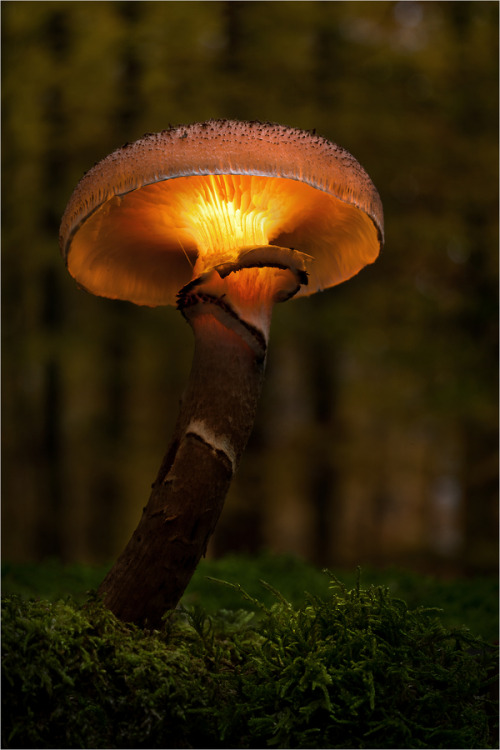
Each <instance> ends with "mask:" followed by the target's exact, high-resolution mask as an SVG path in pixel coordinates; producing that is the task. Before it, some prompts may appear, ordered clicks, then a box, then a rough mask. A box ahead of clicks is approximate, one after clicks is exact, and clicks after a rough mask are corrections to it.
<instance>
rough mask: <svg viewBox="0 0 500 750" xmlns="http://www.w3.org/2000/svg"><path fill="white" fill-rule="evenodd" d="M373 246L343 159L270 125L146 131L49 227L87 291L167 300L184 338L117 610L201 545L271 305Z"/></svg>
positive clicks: (339, 277) (152, 593)
mask: <svg viewBox="0 0 500 750" xmlns="http://www.w3.org/2000/svg"><path fill="white" fill-rule="evenodd" d="M382 243H383V213H382V205H381V201H380V198H379V195H378V193H377V191H376V189H375V187H374V185H373V183H372V182H371V180H370V178H369V177H368V175H367V174H366V172H365V171H364V170H363V168H362V167H361V166H360V165H359V163H358V162H357V161H356V160H355V159H354V157H353V156H351V154H349V153H348V152H347V151H345V150H344V149H342V148H340V147H339V146H337V145H335V144H333V143H331V142H329V141H327V140H325V139H324V138H321V137H319V136H317V135H315V134H314V133H310V132H307V131H302V130H297V129H293V128H287V127H283V126H280V125H274V124H270V123H260V122H239V121H233V120H211V121H208V122H203V123H196V124H193V125H188V126H181V127H175V128H170V129H169V130H165V131H163V132H161V133H156V134H147V135H145V136H144V137H143V138H141V139H139V140H138V141H136V142H134V143H131V144H125V145H124V146H123V147H122V148H119V149H118V150H116V151H114V152H113V153H112V154H111V155H109V156H108V157H106V158H105V159H103V160H102V161H101V162H99V163H98V164H96V165H95V166H94V167H93V168H92V169H91V170H90V171H89V172H87V173H86V174H85V175H84V177H83V178H82V180H81V181H80V182H79V184H78V185H77V187H76V189H75V191H74V193H73V195H72V196H71V198H70V201H69V203H68V206H67V208H66V211H65V213H64V216H63V219H62V223H61V230H60V247H61V252H62V254H63V257H64V259H65V262H66V266H67V269H68V271H69V273H70V274H71V275H72V276H73V277H74V278H75V280H76V281H77V282H78V284H79V285H80V286H81V287H82V288H84V289H86V290H87V291H89V292H91V293H93V294H96V295H100V296H103V297H109V298H113V299H121V300H129V301H131V302H134V303H136V304H139V305H149V306H156V305H174V304H176V305H177V308H178V309H179V310H180V311H181V313H182V314H183V316H184V317H185V318H186V320H187V321H188V322H189V323H190V325H191V327H192V329H193V331H194V337H195V350H194V356H193V364H192V369H191V373H190V376H189V381H188V384H187V387H186V390H185V392H184V395H183V398H182V401H181V405H180V411H179V416H178V419H177V422H176V425H175V428H174V434H173V438H172V441H171V444H170V447H169V448H168V450H167V453H166V455H165V458H164V460H163V462H162V465H161V467H160V470H159V473H158V476H157V478H156V481H155V482H154V484H153V486H152V492H151V495H150V498H149V502H148V504H147V506H146V507H145V508H144V511H143V514H142V518H141V520H140V522H139V525H138V527H137V529H136V530H135V532H134V534H133V535H132V538H131V539H130V541H129V543H128V544H127V546H126V548H125V550H124V551H123V553H122V554H121V556H120V557H119V559H118V560H117V562H116V563H115V565H114V566H113V567H112V569H111V570H110V572H109V573H108V575H107V576H106V578H105V579H104V581H103V582H102V584H101V587H100V589H99V592H100V594H101V595H102V597H103V600H104V603H105V604H106V606H107V607H108V608H109V609H111V610H112V611H113V612H114V613H115V615H116V616H117V617H119V618H120V619H122V620H124V621H131V622H135V623H138V624H148V625H149V626H150V627H153V626H157V625H158V624H159V623H160V621H161V618H162V616H163V614H164V613H165V612H166V611H167V610H168V609H172V608H174V607H175V606H176V604H177V603H178V601H179V599H180V598H181V596H182V594H183V592H184V590H185V588H186V586H187V584H188V583H189V580H190V578H191V576H192V574H193V572H194V570H195V568H196V566H197V564H198V562H199V560H200V558H201V556H202V555H204V554H205V552H206V548H207V544H208V541H209V538H210V536H211V534H212V533H213V531H214V528H215V525H216V523H217V520H218V518H219V515H220V513H221V510H222V506H223V503H224V499H225V496H226V493H227V490H228V488H229V485H230V482H231V479H232V476H233V474H234V472H235V471H236V468H237V466H238V464H239V461H240V458H241V455H242V452H243V450H244V448H245V444H246V442H247V439H248V437H249V434H250V431H251V429H252V425H253V422H254V415H255V411H256V406H257V401H258V398H259V394H260V391H261V386H262V380H263V374H264V367H265V361H266V352H267V345H268V339H269V329H270V324H271V314H272V309H273V306H274V304H275V303H276V302H283V301H285V300H287V299H289V298H291V297H293V296H295V297H300V296H304V295H309V294H312V293H314V292H317V291H319V290H322V289H326V288H328V287H331V286H334V285H336V284H339V283H341V282H342V281H345V280H346V279H349V278H350V277H352V276H353V275H354V274H356V273H357V272H358V271H359V270H360V269H361V268H362V267H363V266H365V265H366V264H368V263H372V262H373V261H374V260H375V259H376V257H377V255H378V253H379V251H380V248H381V246H382Z"/></svg>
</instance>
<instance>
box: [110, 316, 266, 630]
mask: <svg viewBox="0 0 500 750" xmlns="http://www.w3.org/2000/svg"><path fill="white" fill-rule="evenodd" d="M187 313H188V314H186V317H187V318H188V320H189V322H190V323H191V326H192V328H193V331H194V335H195V351H194V358H193V365H192V369H191V374H190V377H189V382H188V385H187V388H186V391H185V393H184V396H183V399H182V403H181V407H180V413H179V416H178V420H177V423H176V427H175V430H174V436H173V439H172V442H171V444H170V447H169V449H168V451H167V454H166V456H165V458H164V460H163V463H162V466H161V468H160V471H159V473H158V476H157V479H156V481H155V483H154V484H153V488H152V492H151V496H150V498H149V502H148V504H147V506H146V507H145V508H144V511H143V515H142V518H141V521H140V523H139V525H138V527H137V529H136V530H135V532H134V534H133V536H132V538H131V540H130V542H129V543H128V545H127V546H126V548H125V550H124V551H123V553H122V554H121V556H120V557H119V559H118V560H117V562H116V563H115V565H114V566H113V568H112V569H111V571H110V572H109V573H108V575H107V576H106V578H105V579H104V581H103V583H102V584H101V587H100V589H99V593H100V594H101V595H102V597H103V599H104V603H105V604H106V606H107V607H108V608H109V609H110V610H111V611H112V612H113V613H114V614H115V615H116V616H117V617H118V618H119V619H121V620H123V621H125V622H135V623H137V624H140V625H145V626H147V627H157V626H158V625H159V624H160V622H161V618H162V615H164V613H165V612H166V611H167V610H169V609H173V608H174V607H175V606H176V605H177V603H178V602H179V600H180V598H181V596H182V594H183V593H184V590H185V588H186V586H187V585H188V583H189V581H190V579H191V576H192V575H193V573H194V570H195V568H196V566H197V564H198V562H199V560H200V558H201V556H202V555H204V554H205V552H206V549H207V544H208V541H209V539H210V536H211V535H212V533H213V531H214V529H215V526H216V523H217V520H218V518H219V516H220V513H221V511H222V507H223V504H224V499H225V497H226V493H227V491H228V489H229V485H230V483H231V479H232V476H233V474H234V471H235V470H236V468H237V466H238V463H239V460H240V457H241V454H242V452H243V450H244V447H245V445H246V442H247V440H248V437H249V435H250V432H251V429H252V426H253V423H254V417H255V411H256V407H257V402H258V399H259V395H260V391H261V386H262V379H263V373H264V364H265V342H264V341H262V340H259V341H258V342H256V346H251V345H250V344H249V342H248V330H245V334H246V338H245V336H243V335H240V334H241V331H239V330H238V327H239V323H238V321H237V322H236V323H235V324H234V325H230V326H226V325H225V324H224V322H223V320H221V315H220V309H219V307H218V306H217V305H216V304H214V303H213V302H212V301H208V302H203V301H202V302H200V303H199V304H196V305H195V306H194V308H193V312H190V311H189V310H188V311H187ZM223 317H224V316H222V318H223Z"/></svg>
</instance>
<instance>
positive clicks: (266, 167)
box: [60, 120, 383, 305]
mask: <svg viewBox="0 0 500 750" xmlns="http://www.w3.org/2000/svg"><path fill="white" fill-rule="evenodd" d="M210 175H232V176H233V177H231V178H227V179H226V178H219V179H216V178H211V177H209V176H210ZM264 178H266V179H264ZM221 204H223V205H224V210H223V213H222V214H221V216H222V219H217V221H220V223H219V225H218V226H217V227H216V229H215V230H212V229H210V230H208V229H207V224H209V223H210V222H212V221H213V217H214V211H217V210H218V209H219V208H220V205H221ZM207 206H208V207H209V210H207ZM228 206H229V207H230V208H231V212H230V213H228ZM200 207H201V208H200ZM216 223H217V222H216ZM221 225H222V226H224V227H226V229H227V235H228V236H232V237H233V240H232V241H231V239H229V240H227V239H226V238H224V237H221V232H222V230H221V228H220V227H221ZM382 242H383V212H382V205H381V201H380V198H379V195H378V193H377V191H376V189H375V187H374V185H373V183H372V182H371V180H370V178H369V177H368V175H367V174H366V172H365V171H364V169H363V168H362V167H361V166H360V165H359V163H358V162H357V161H356V160H355V159H354V157H353V156H351V154H349V153H348V152H347V151H345V150H344V149H342V148H340V147H339V146H337V145H335V144H333V143H331V142H329V141H327V140H325V139H324V138H321V137H319V136H317V135H314V134H311V133H310V132H307V131H301V130H297V129H292V128H287V127H284V126H281V125H274V124H269V123H259V122H239V121H232V120H211V121H208V122H205V123H196V124H194V125H188V126H181V127H177V128H171V129H169V130H165V131H163V132H161V133H156V134H148V135H145V136H144V137H143V138H141V139H139V140H138V141H136V142H134V143H132V144H126V145H125V146H123V147H122V148H119V149H117V150H116V151H114V152H113V153H112V154H110V155H109V156H108V157H106V158H105V159H103V160H102V161H101V162H99V163H98V164H96V165H95V166H94V167H93V168H92V169H91V170H90V171H89V172H87V173H86V174H85V176H84V177H83V178H82V180H81V181H80V182H79V184H78V185H77V187H76V189H75V191H74V193H73V195H72V196H71V199H70V201H69V203H68V206H67V208H66V211H65V213H64V216H63V219H62V223H61V230H60V246H61V251H62V253H63V256H64V258H65V261H66V264H67V266H68V270H69V272H70V273H71V274H72V275H73V276H74V278H75V279H76V280H77V281H78V282H79V283H80V284H81V285H82V286H83V287H84V288H86V289H88V290H89V291H91V292H93V293H94V294H98V295H102V296H108V297H113V298H119V299H129V300H131V301H133V302H137V303H139V304H146V305H157V304H173V303H174V302H175V295H176V293H177V292H178V290H179V289H180V288H181V287H182V286H184V285H185V284H186V283H188V282H189V281H190V279H191V278H193V275H196V273H197V272H199V270H200V269H201V270H206V268H208V267H210V265H211V264H216V263H220V262H226V261H231V260H235V259H237V257H235V254H236V256H237V254H238V251H239V249H243V248H246V249H248V246H251V245H252V244H253V245H265V244H273V245H279V246H282V247H293V248H295V249H297V250H300V251H301V252H304V253H307V254H308V255H310V256H311V261H310V267H308V268H307V271H308V273H309V276H310V281H309V285H308V286H307V287H305V288H303V293H304V294H311V293H312V292H315V291H317V290H318V289H324V288H326V287H329V286H333V285H334V284H338V283H340V282H342V281H344V280H345V279H347V278H349V277H351V276H353V275H354V274H355V273H357V272H358V271H359V270H360V269H361V268H362V267H363V266H364V265H366V264H367V263H371V262H373V261H374V260H375V258H376V257H377V255H378V253H379V250H380V246H381V244H382ZM238 243H240V244H241V245H242V247H241V248H239V245H238ZM214 246H217V247H214ZM202 256H203V257H202ZM195 265H196V269H195V270H193V269H194V266H195Z"/></svg>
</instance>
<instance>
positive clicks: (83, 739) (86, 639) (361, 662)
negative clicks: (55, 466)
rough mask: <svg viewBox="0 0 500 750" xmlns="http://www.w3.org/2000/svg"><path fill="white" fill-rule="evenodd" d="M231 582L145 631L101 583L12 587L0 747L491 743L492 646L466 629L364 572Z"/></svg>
mask: <svg viewBox="0 0 500 750" xmlns="http://www.w3.org/2000/svg"><path fill="white" fill-rule="evenodd" d="M234 588H235V587H234V586H232V589H233V590H232V594H233V599H234V597H235V591H234ZM236 588H238V589H239V587H238V586H236ZM240 594H241V595H242V603H244V604H245V605H247V606H250V609H241V610H238V611H229V610H220V611H219V612H217V613H215V614H212V615H208V614H207V613H206V612H205V611H204V610H203V609H201V608H200V607H199V606H192V607H190V608H185V609H182V610H176V611H175V612H173V613H170V614H169V615H168V616H167V617H166V618H165V621H164V627H163V628H162V630H161V631H152V632H145V631H141V630H139V629H138V628H135V627H132V626H127V625H124V624H123V623H120V622H118V621H117V620H116V619H115V618H114V617H113V615H112V614H111V613H110V612H108V611H107V610H106V609H104V608H103V607H102V605H101V604H100V602H99V601H97V600H96V599H95V598H91V599H90V600H89V601H87V602H86V603H85V604H83V605H82V604H75V603H73V602H72V601H71V600H69V599H68V600H66V601H61V600H59V601H57V602H48V601H43V600H40V601H26V600H23V599H21V598H19V597H18V596H14V595H13V596H8V597H6V598H5V599H4V601H3V631H2V632H3V660H2V665H3V677H2V679H3V690H2V702H3V724H2V732H3V743H2V744H3V747H5V748H8V747H12V748H14V747H23V748H30V747H37V748H49V747H50V748H59V747H67V748H71V747H82V748H85V747H107V748H125V747H134V748H142V747H149V748H155V747H161V748H169V747H176V748H187V747H195V748H196V747H199V748H201V747H205V748H210V747H234V748H251V747H283V748H286V747H296V748H302V747H310V748H325V747H332V748H335V747H343V748H348V747H357V748H364V747H373V748H374V747H385V748H388V747H412V748H413V747H415V748H417V747H422V748H431V747H432V748H441V747H443V748H444V747H467V748H474V747H494V746H495V745H494V744H493V743H494V738H495V734H494V726H493V725H494V717H495V715H496V712H495V710H494V706H493V700H492V695H491V692H490V691H491V687H490V686H489V681H491V672H492V670H493V669H494V667H495V666H496V659H495V654H494V651H493V649H492V647H491V646H489V645H488V644H486V643H485V642H484V641H483V640H482V639H481V638H477V637H475V636H473V635H472V634H471V633H470V631H468V630H467V629H465V628H458V629H447V628H445V627H444V626H443V625H442V623H441V622H440V620H439V617H438V613H437V612H436V611H432V610H431V611H429V610H424V609H422V608H417V609H410V608H409V607H408V606H407V604H406V603H405V602H404V601H402V600H400V599H396V598H394V597H391V596H390V594H389V592H388V591H387V590H386V589H384V588H382V587H373V586H371V587H368V588H362V587H361V586H360V585H359V581H358V583H357V584H356V585H355V586H354V588H352V589H348V588H346V587H345V586H344V585H343V584H341V583H339V582H337V581H334V580H333V581H332V583H331V590H330V592H329V593H328V595H327V596H326V597H315V596H312V595H311V596H308V597H307V600H306V602H305V603H304V604H303V605H302V606H298V607H297V606H294V605H292V604H290V603H289V602H288V601H287V600H286V599H285V598H284V597H283V596H282V595H281V594H279V593H278V592H276V591H274V590H271V587H269V586H268V587H267V594H272V596H273V601H274V603H273V604H271V605H270V606H269V605H267V604H262V603H261V602H260V601H259V600H257V599H255V598H254V597H251V596H249V595H247V594H245V593H244V592H243V591H241V590H240Z"/></svg>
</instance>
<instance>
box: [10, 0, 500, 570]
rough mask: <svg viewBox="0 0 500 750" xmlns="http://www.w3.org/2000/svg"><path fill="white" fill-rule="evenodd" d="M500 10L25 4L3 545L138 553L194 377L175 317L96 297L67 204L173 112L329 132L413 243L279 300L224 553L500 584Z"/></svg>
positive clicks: (13, 115) (81, 556) (393, 225)
mask: <svg viewBox="0 0 500 750" xmlns="http://www.w3.org/2000/svg"><path fill="white" fill-rule="evenodd" d="M498 31H499V29H498V3H497V2H474V1H472V2H413V1H411V0H406V1H405V2H315V1H313V0H311V2H235V1H233V2H64V1H63V2H3V3H2V50H1V53H2V83H3V86H2V103H3V106H2V146H3V149H2V151H3V190H2V209H3V211H2V219H3V220H2V237H3V243H2V303H3V304H2V312H3V315H2V334H3V351H2V353H3V358H2V420H3V421H2V457H3V461H2V508H3V558H4V559H5V560H11V561H30V560H31V561H37V560H42V559H44V558H47V557H57V558H59V559H61V560H63V561H68V562H74V561H85V562H95V563H100V562H107V561H111V560H112V559H113V558H114V557H115V556H116V555H117V554H118V553H119V552H120V551H121V548H122V547H123V545H124V544H125V542H126V541H127V539H128V537H129V535H130V534H131V532H132V530H133V529H134V528H135V526H136V524H137V522H138V519H139V517H140V514H141V511H142V507H143V506H144V505H145V503H146V501H147V498H148V496H149V490H150V485H151V482H152V481H153V480H154V478H155V476H156V472H157V469H158V467H159V465H160V462H161V459H162V456H163V453H164V450H165V449H166V447H167V445H168V441H169V437H170V431H171V429H172V426H173V422H174V419H175V416H176V413H177V404H178V400H179V397H180V394H181V392H182V387H183V384H184V383H185V381H186V379H187V375H188V372H189V368H190V359H191V354H192V336H191V331H190V329H189V327H188V326H187V325H186V323H185V322H184V321H183V320H182V318H181V316H180V314H179V313H178V312H176V311H175V310H174V309H172V308H157V309H147V308H139V307H135V306H133V305H132V304H129V303H120V302H112V301H109V300H104V299H98V298H95V297H93V296H91V295H88V294H86V293H84V292H82V291H80V290H79V289H78V288H77V287H76V285H75V283H74V282H73V280H72V279H71V278H70V277H69V275H68V274H67V273H66V271H65V268H64V263H63V261H62V259H61V257H60V255H59V249H58V228H59V222H60V218H61V215H62V213H63V211H64V208H65V205H66V203H67V201H68V199H69V197H70V195H71V192H72V190H73V188H74V187H75V185H76V183H77V182H78V180H79V179H80V177H81V176H82V175H83V172H84V171H85V170H87V169H89V168H90V167H91V166H92V165H93V164H94V162H96V161H97V160H99V159H101V158H102V157H104V156H106V155H107V154H108V153H109V152H111V151H112V150H113V149H115V148H116V147H118V146H120V145H121V144H122V143H124V142H125V141H132V140H134V139H136V138H138V137H140V136H141V135H142V134H143V133H144V132H149V131H159V130H163V129H164V128H166V127H168V126H169V124H174V125H175V124H182V123H190V122H195V121H201V120H205V119H208V118H217V117H227V118H238V119H249V120H254V119H258V120H270V121H275V122H279V123H282V124H285V125H289V126H295V127H300V128H304V129H316V131H317V132H318V133H319V134H321V135H323V136H325V137H326V138H328V139H330V140H333V141H335V142H338V143H339V144H340V145H342V146H343V147H345V148H347V149H348V150H349V151H351V152H352V153H353V154H354V155H355V157H356V158H357V159H358V160H359V161H360V162H361V163H362V164H363V166H364V167H365V168H366V170H367V171H368V173H369V174H370V176H371V177H372V179H373V181H374V182H375V185H376V186H377V188H378V190H379V192H380V194H381V197H382V200H383V203H384V208H385V217H386V246H385V248H384V249H383V251H382V254H381V256H380V258H379V260H378V261H377V262H376V263H375V264H374V265H373V266H370V267H369V268H366V269H365V270H363V271H362V272H361V273H360V274H359V275H358V276H357V277H355V278H354V279H353V280H351V281H349V282H347V283H346V284H344V285H342V286H339V287H337V288H335V289H332V290H329V291H327V292H324V293H322V294H320V295H316V296H315V297H313V298H310V299H304V300H297V301H291V302H289V303H287V304H285V305H282V306H278V307H277V308H276V311H275V315H274V320H273V326H272V331H271V343H270V351H269V360H268V369H267V378H266V382H265V385H264V392H263V397H262V402H261V404H260V409H259V413H258V418H257V423H256V426H255V430H254V433H253V436H252V438H251V441H250V443H249V446H248V448H247V451H246V453H245V455H244V457H243V461H242V465H241V468H240V470H239V473H238V475H237V477H236V480H235V481H234V484H233V487H232V489H231V492H230V494H229V496H228V499H227V501H226V506H225V509H224V512H223V515H222V518H221V521H220V523H219V526H218V528H217V531H216V534H215V536H214V539H213V541H212V543H211V547H210V554H211V555H213V556H214V555H221V554H223V553H226V552H228V551H244V552H253V551H258V550H263V549H266V550H270V551H273V552H292V553H294V554H297V555H300V556H302V557H304V558H306V559H308V560H309V561H311V562H314V563H318V564H321V565H329V566H333V565H337V566H349V565H355V564H358V563H361V564H373V565H386V564H394V563H396V564H400V565H406V566H413V567H415V568H424V569H430V570H434V571H448V572H462V573H463V572H465V573H479V572H491V571H496V570H497V549H498V512H497V491H498V378H497V375H498V347H497V343H498V304H497V303H498V268H497V266H498V158H499V155H498V85H499V81H498Z"/></svg>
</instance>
